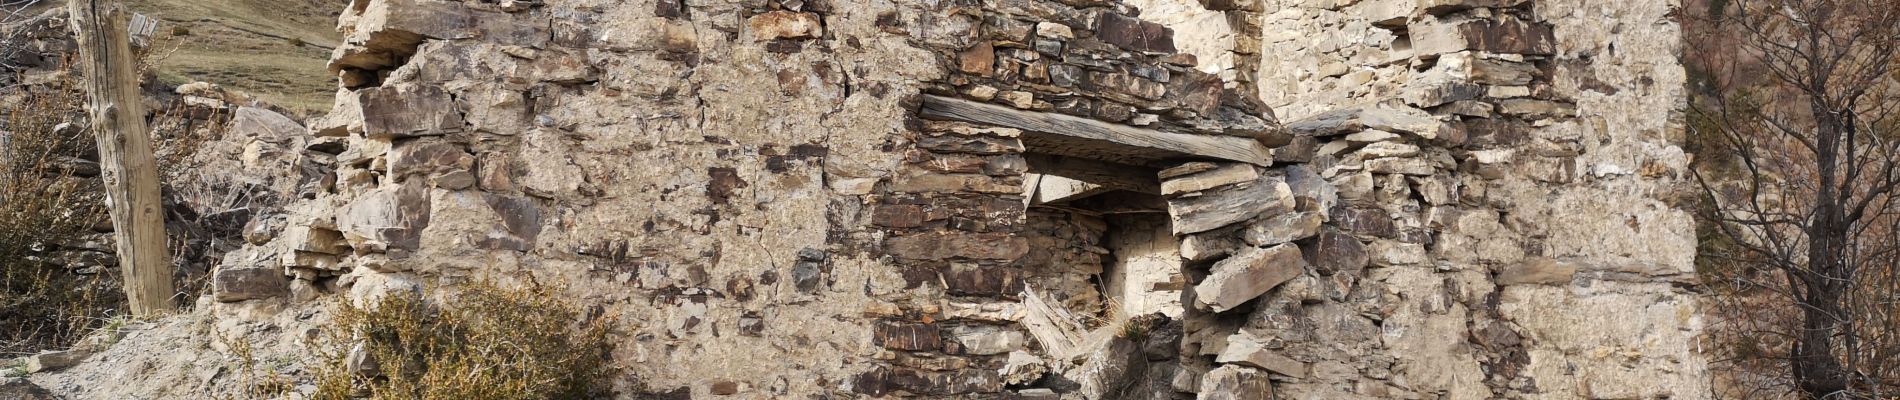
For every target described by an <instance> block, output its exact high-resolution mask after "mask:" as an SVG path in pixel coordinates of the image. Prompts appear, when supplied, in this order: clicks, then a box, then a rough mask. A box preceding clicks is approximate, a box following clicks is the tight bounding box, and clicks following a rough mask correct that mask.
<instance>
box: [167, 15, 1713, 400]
mask: <svg viewBox="0 0 1900 400" xmlns="http://www.w3.org/2000/svg"><path fill="white" fill-rule="evenodd" d="M1670 7H1672V5H1670V4H1667V3H1666V2H1644V1H1633V0H1617V1H1595V2H1588V1H1583V0H1360V1H1328V0H1306V1H1293V0H1203V1H1186V0H1129V1H1127V2H1122V1H1117V0H988V1H975V0H947V1H908V0H897V1H857V0H739V1H714V2H697V1H694V2H685V1H675V0H646V1H597V0H542V1H521V0H470V1H440V0H356V1H355V2H354V3H353V4H352V5H351V6H350V8H349V9H348V10H345V12H344V13H343V15H342V17H341V21H340V25H339V27H340V30H341V31H342V32H343V33H344V34H345V35H346V38H345V40H344V44H343V45H342V46H340V47H338V48H337V50H336V53H335V54H334V56H333V58H332V61H331V63H330V65H329V68H330V70H331V71H333V72H335V73H336V74H337V76H338V92H337V97H336V102H335V107H334V108H333V109H332V110H331V111H330V113H329V114H327V115H324V116H320V117H317V118H313V119H311V120H310V121H307V124H308V125H307V126H308V128H307V129H303V132H302V135H299V136H298V137H297V138H296V139H295V140H296V142H297V143H307V145H306V148H308V149H312V150H306V151H304V152H303V154H304V155H305V156H306V157H310V159H311V160H312V161H310V164H311V165H315V166H319V167H318V171H317V173H316V174H315V175H316V176H318V177H319V178H317V179H312V180H311V182H312V183H309V184H308V185H304V186H300V187H308V190H301V191H299V193H298V196H299V197H300V198H301V199H300V200H298V201H296V202H293V203H291V204H288V205H285V206H283V207H281V210H278V211H277V212H275V213H272V214H269V215H260V216H259V217H257V218H255V219H254V220H253V222H252V223H251V224H250V226H248V227H247V228H246V229H245V234H246V239H247V240H249V244H248V245H247V246H245V247H244V248H241V249H237V250H235V251H232V252H230V253H228V254H226V255H225V257H224V261H223V263H222V265H220V266H219V267H218V269H217V272H216V273H215V274H214V276H213V279H212V286H213V287H212V293H211V294H210V295H208V296H207V298H206V299H204V300H201V303H203V306H204V307H201V308H202V309H204V310H207V311H206V312H208V313H210V314H211V315H213V316H215V317H216V318H217V319H219V320H220V322H219V323H218V324H217V326H218V329H220V330H222V331H224V332H226V333H230V332H239V333H246V332H248V333H252V334H255V333H256V332H278V331H281V332H301V331H303V330H304V329H307V328H308V327H309V326H308V325H311V324H320V323H322V322H321V321H322V320H323V319H322V318H304V317H297V318H291V317H285V315H308V314H310V313H316V312H318V311H317V310H320V307H319V305H320V304H321V302H320V301H317V300H320V299H343V300H348V301H357V302H362V301H367V300H369V299H374V298H376V297H379V296H384V295H387V294H389V293H392V292H422V293H430V292H431V291H433V290H434V289H435V288H439V287H441V286H442V285H443V284H445V283H450V282H456V281H464V280H470V279H494V280H501V281H503V282H509V283H517V284H541V285H560V286H561V287H565V288H566V290H567V293H568V295H570V296H573V297H575V298H576V299H578V300H579V301H580V302H581V303H583V304H588V305H591V306H593V310H592V312H593V313H596V314H599V315H604V316H611V317H615V318H617V319H618V320H619V321H622V322H623V324H624V326H621V327H620V330H618V331H617V334H618V335H620V336H619V339H620V340H619V343H620V345H619V347H618V349H617V350H616V353H615V355H614V356H615V359H616V362H617V363H618V364H619V365H621V366H623V367H625V368H626V374H627V376H626V377H624V378H622V379H621V380H620V381H619V382H618V383H617V384H618V389H619V391H620V393H621V396H622V397H626V398H712V397H718V396H734V397H735V398H787V397H800V398H803V397H812V398H820V397H823V398H831V397H853V398H856V397H927V398H1048V399H1056V398H1064V399H1068V398H1081V399H1189V398H1198V399H1386V398H1408V399H1425V398H1448V399H1487V398H1550V399H1559V398H1564V399H1567V398H1619V399H1622V398H1671V399H1696V398H1707V397H1708V396H1709V390H1708V388H1707V382H1708V380H1707V379H1706V378H1705V377H1706V373H1707V371H1706V365H1705V362H1706V361H1705V360H1704V359H1703V357H1702V355H1701V354H1699V353H1698V352H1697V350H1696V349H1695V347H1694V345H1693V343H1694V340H1695V337H1696V336H1697V335H1698V334H1699V333H1700V330H1701V325H1700V324H1701V322H1700V320H1699V316H1698V314H1697V313H1696V303H1695V297H1694V292H1695V290H1696V282H1695V280H1694V278H1693V271H1692V270H1691V261H1692V260H1693V257H1694V247H1693V246H1694V244H1693V236H1692V235H1693V229H1692V226H1691V225H1690V224H1691V223H1692V222H1691V219H1690V218H1689V216H1688V214H1686V213H1685V212H1683V211H1682V210H1681V209H1680V208H1679V207H1678V206H1677V205H1676V204H1675V202H1676V201H1678V199H1680V198H1682V196H1681V195H1680V194H1679V190H1680V189H1679V188H1680V186H1681V183H1683V182H1682V181H1681V180H1682V177H1683V174H1684V171H1683V169H1684V168H1685V165H1686V155H1684V154H1683V153H1682V151H1681V150H1680V148H1678V147H1676V143H1677V142H1679V141H1680V140H1681V132H1682V127H1681V126H1680V124H1681V121H1680V118H1681V115H1680V112H1679V111H1678V107H1679V105H1680V104H1681V103H1682V100H1683V94H1682V89H1681V86H1682V82H1683V74H1682V71H1681V68H1680V67H1679V66H1678V65H1677V63H1676V61H1675V58H1674V57H1675V52H1676V51H1677V50H1678V46H1679V41H1678V39H1677V38H1678V37H1679V33H1678V32H1677V27H1676V25H1675V24H1674V22H1672V21H1671V20H1670V19H1669V18H1668V17H1667V16H1666V13H1667V12H1668V11H1669V10H1670ZM282 122H283V121H266V120H259V121H258V122H256V123H258V124H266V125H270V126H281V125H282ZM293 124H294V123H293ZM315 149H321V151H315Z"/></svg>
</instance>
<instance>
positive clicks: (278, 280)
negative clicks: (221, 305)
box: [211, 265, 290, 303]
mask: <svg viewBox="0 0 1900 400" xmlns="http://www.w3.org/2000/svg"><path fill="white" fill-rule="evenodd" d="M211 294H212V297H214V298H216V299H217V300H218V301H221V302H226V303H230V302H238V301H245V300H254V299H268V298H274V297H281V296H284V295H288V294H290V279H289V278H288V277H285V276H284V269H283V268H277V267H265V266H228V265H227V266H220V267H218V270H217V272H213V273H212V274H211Z"/></svg>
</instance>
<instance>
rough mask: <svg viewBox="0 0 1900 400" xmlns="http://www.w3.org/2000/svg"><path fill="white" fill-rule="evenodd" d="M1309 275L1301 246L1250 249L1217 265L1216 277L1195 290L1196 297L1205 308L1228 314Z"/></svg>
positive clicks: (1202, 281)
mask: <svg viewBox="0 0 1900 400" xmlns="http://www.w3.org/2000/svg"><path fill="white" fill-rule="evenodd" d="M1305 271H1306V260H1305V259H1303V258H1302V257H1301V256H1300V248H1299V247H1297V246H1294V245H1291V244H1282V245H1279V246H1274V247H1270V248H1265V249H1262V248H1254V247H1249V248H1246V249H1242V250H1241V251H1240V252H1238V253H1235V254H1233V255H1231V256H1229V257H1228V258H1227V259H1224V260H1221V261H1220V262H1217V263H1214V268H1213V273H1212V274H1209V275H1208V276H1207V278H1206V279H1203V280H1201V283H1200V284H1199V285H1195V286H1194V297H1195V300H1196V301H1197V302H1198V303H1200V305H1201V306H1202V307H1203V308H1207V309H1211V310H1213V311H1214V312H1221V311H1227V310H1231V309H1233V308H1234V307H1239V306H1240V305H1241V304H1243V303H1246V302H1247V301H1249V300H1253V299H1254V298H1257V297H1260V295H1261V294H1265V293H1267V291H1268V290H1272V289H1273V288H1274V287H1275V286H1280V284H1281V283H1284V282H1286V281H1288V280H1292V279H1293V278H1294V277H1297V276H1300V274H1301V273H1303V272H1305Z"/></svg>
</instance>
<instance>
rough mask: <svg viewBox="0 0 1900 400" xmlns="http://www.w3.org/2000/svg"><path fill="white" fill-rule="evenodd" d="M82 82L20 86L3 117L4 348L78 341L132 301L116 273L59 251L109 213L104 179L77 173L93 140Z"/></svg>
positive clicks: (0, 349) (0, 241)
mask: <svg viewBox="0 0 1900 400" xmlns="http://www.w3.org/2000/svg"><path fill="white" fill-rule="evenodd" d="M74 89H75V82H73V81H72V80H70V79H66V80H61V81H59V82H56V83H54V84H53V85H48V86H44V87H32V88H26V87H20V88H14V89H12V90H14V91H16V92H13V93H4V94H0V95H4V96H5V97H8V98H9V100H10V101H12V103H11V104H10V106H9V107H8V110H7V112H6V113H5V114H4V116H5V118H6V119H5V120H4V121H0V356H4V355H12V354H23V353H33V352H36V351H38V350H40V349H46V348H59V347H65V346H69V345H71V344H72V343H74V342H76V341H77V340H79V338H80V337H81V336H83V335H84V334H85V332H86V331H88V330H90V328H91V327H94V326H97V325H99V324H100V323H102V321H104V320H105V319H106V318H108V317H110V316H111V315H112V314H114V313H116V309H117V308H119V306H120V304H121V303H122V302H123V297H122V295H121V294H120V293H119V292H118V285H117V284H116V279H113V278H112V277H111V274H105V273H100V274H76V273H73V272H70V271H68V270H67V266H66V265H63V264H61V263H58V262H56V261H55V260H49V259H48V258H47V257H48V256H50V255H52V253H51V252H50V251H49V250H55V249H58V248H59V247H60V246H61V245H63V244H66V243H69V242H73V241H76V240H79V239H80V238H81V237H82V236H84V235H86V234H89V233H91V232H92V227H94V226H96V225H99V224H102V223H104V221H105V215H106V213H105V210H104V207H103V206H102V204H103V201H104V199H103V198H101V197H100V196H99V193H100V191H99V188H98V185H99V183H98V181H97V180H93V179H82V178H79V177H75V176H74V172H75V170H74V169H73V167H74V166H78V165H82V164H84V162H81V161H79V160H80V159H82V158H84V157H85V156H86V155H87V154H90V150H91V148H92V146H93V144H92V140H91V137H90V136H88V135H86V134H85V132H84V130H81V129H66V130H59V129H55V127H57V126H59V125H60V124H62V123H72V122H75V121H78V120H79V114H80V113H81V111H80V110H81V106H82V103H81V102H80V96H79V95H78V94H77V93H75V91H74Z"/></svg>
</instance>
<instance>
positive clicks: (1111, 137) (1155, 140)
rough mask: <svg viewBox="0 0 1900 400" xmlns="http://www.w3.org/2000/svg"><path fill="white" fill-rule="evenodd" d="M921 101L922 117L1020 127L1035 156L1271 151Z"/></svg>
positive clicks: (1265, 157)
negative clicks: (1038, 153) (1035, 153)
mask: <svg viewBox="0 0 1900 400" xmlns="http://www.w3.org/2000/svg"><path fill="white" fill-rule="evenodd" d="M923 103H924V104H923V109H922V110H921V111H920V113H919V114H920V115H922V116H923V117H924V118H929V119H936V120H948V121H964V122H974V123H981V124H989V125H997V126H1003V127H1009V128H1016V129H1021V130H1023V131H1024V132H1023V143H1024V144H1025V145H1027V146H1028V147H1029V149H1030V150H1031V151H1036V152H1042V153H1049V154H1056V155H1063V156H1073V157H1081V158H1091V159H1097V160H1104V161H1120V162H1124V163H1130V164H1144V163H1147V162H1152V161H1158V160H1170V159H1195V158H1213V159H1221V160H1230V161H1239V162H1245V163H1252V164H1256V165H1261V166H1271V165H1273V154H1272V152H1271V151H1269V150H1268V149H1267V147H1266V146H1264V145H1261V144H1260V142H1258V141H1255V140H1253V139H1250V138H1243V137H1236V136H1203V135H1189V134H1183V133H1174V132H1163V131H1157V130H1152V129H1142V128H1137V127H1132V126H1127V125H1120V124H1112V123H1107V122H1102V121H1097V120H1093V119H1088V118H1081V117H1075V116H1070V115H1063V114H1057V113H1046V112H1035V111H1024V110H1018V109H1014V108H1009V107H1004V106H999V105H993V104H984V103H978V102H973V101H969V100H963V99H955V98H949V97H941V96H931V95H925V96H924V102H923Z"/></svg>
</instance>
